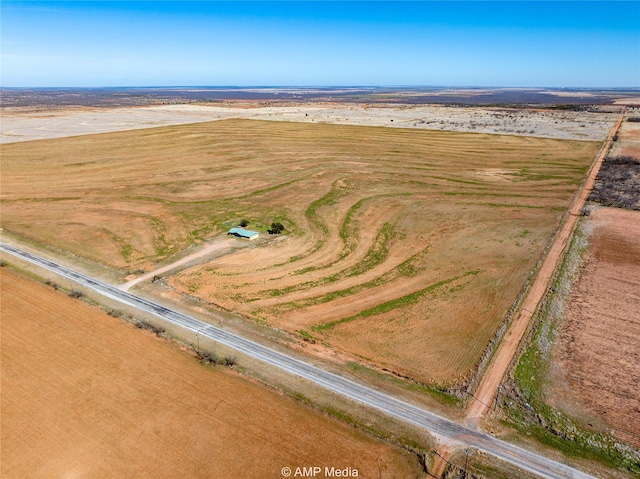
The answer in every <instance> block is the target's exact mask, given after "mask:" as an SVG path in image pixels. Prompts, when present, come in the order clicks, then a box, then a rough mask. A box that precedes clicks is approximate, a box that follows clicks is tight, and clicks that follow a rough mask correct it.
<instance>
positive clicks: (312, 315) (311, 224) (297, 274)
mask: <svg viewBox="0 0 640 479" xmlns="http://www.w3.org/2000/svg"><path fill="white" fill-rule="evenodd" d="M599 146H600V144H599V143H597V142H579V141H566V140H552V139H542V138H531V137H527V138H525V137H516V136H499V135H488V134H474V133H454V132H440V131H438V132H436V131H420V130H409V129H400V128H394V129H391V128H381V127H362V126H345V125H327V124H316V125H310V124H303V123H286V122H268V121H252V120H229V121H218V122H212V123H201V124H193V125H185V126H174V127H165V128H155V129H149V130H138V131H133V132H120V133H110V134H103V135H93V136H85V137H74V138H65V139H58V140H43V141H32V142H26V143H14V144H9V145H3V147H2V154H3V169H2V185H1V186H2V198H3V206H2V208H3V214H2V225H3V227H4V228H6V229H7V230H8V231H10V232H12V233H15V234H18V235H21V236H24V237H27V238H30V239H32V240H36V241H39V242H42V243H47V244H53V245H54V246H58V247H60V248H62V249H65V250H70V251H72V252H74V253H77V254H79V255H81V256H86V257H89V258H92V259H95V260H98V261H101V262H104V263H107V264H110V265H112V266H114V267H118V268H122V269H123V270H127V269H134V268H140V267H142V268H146V269H150V268H151V267H152V266H153V265H154V264H156V263H157V262H158V261H160V260H162V259H165V258H167V257H169V256H171V255H173V254H177V253H178V252H180V251H182V250H184V248H185V247H186V246H188V245H189V244H191V243H193V242H194V241H199V240H202V239H206V238H208V237H211V236H214V235H217V234H224V233H225V231H226V230H227V229H228V228H229V227H230V226H234V225H236V224H237V223H238V222H239V221H240V220H241V219H247V220H249V221H250V224H249V228H250V229H258V230H259V231H261V232H262V233H263V234H262V240H261V242H260V241H259V242H258V243H257V244H256V245H255V247H254V245H253V244H252V245H251V247H250V248H244V249H243V250H241V251H238V252H237V253H234V254H232V255H229V256H225V257H222V258H219V259H218V260H215V261H214V262H212V263H209V264H206V265H203V266H201V267H196V268H194V269H191V270H188V271H185V272H183V273H181V274H180V275H178V276H176V277H175V278H173V279H172V280H170V285H171V286H172V287H174V288H176V289H177V290H179V291H182V292H184V293H188V294H191V295H195V296H198V297H200V298H201V299H204V300H206V301H209V302H211V303H214V304H217V305H219V306H222V307H224V308H228V309H230V310H233V311H238V312H240V313H242V314H245V315H247V316H249V317H251V318H255V319H258V320H262V321H265V322H267V323H268V324H271V325H274V326H276V327H278V328H281V329H285V330H288V331H290V332H292V333H296V332H297V333H298V334H300V335H301V336H303V337H305V338H307V339H312V340H316V341H318V342H319V343H324V344H328V345H330V346H331V347H333V348H336V349H338V350H340V351H342V352H345V353H347V354H348V355H351V357H353V358H357V359H358V360H365V361H370V362H372V363H374V364H376V365H379V366H381V367H386V368H388V369H391V370H393V371H395V372H397V373H399V374H403V375H408V376H411V377H413V378H416V379H418V380H420V381H434V382H438V383H441V384H445V383H456V382H459V381H461V380H462V379H464V378H465V377H467V376H468V375H469V374H471V372H472V371H473V370H474V368H475V366H476V364H477V362H478V360H479V358H480V357H481V354H482V352H483V350H484V349H485V348H486V346H487V344H488V342H489V340H490V338H491V337H492V336H493V334H494V332H495V331H496V329H497V327H498V325H499V324H500V323H501V321H502V320H503V318H504V316H505V313H506V311H507V310H508V308H509V307H510V306H511V305H512V303H513V301H514V299H515V298H516V296H517V295H518V293H519V292H520V290H521V288H522V286H523V284H524V283H525V281H526V280H527V278H528V277H529V274H530V271H531V269H532V268H533V266H534V265H535V263H536V261H537V260H538V259H539V257H540V255H541V253H542V251H543V249H544V246H545V244H546V243H547V241H548V239H549V238H550V237H551V235H552V234H553V232H554V231H555V229H556V227H557V225H558V221H559V219H560V217H561V215H562V214H563V213H564V211H565V210H566V208H567V206H568V205H569V202H570V200H571V198H572V196H573V194H574V193H575V191H576V189H577V187H578V185H579V183H580V181H581V180H582V178H583V177H584V174H585V172H586V170H587V168H588V166H589V164H590V163H591V161H592V160H593V158H594V156H595V153H596V151H597V149H598V147H599ZM273 221H277V222H281V223H282V224H283V225H284V226H285V235H284V236H283V237H280V238H278V241H268V240H265V238H269V235H267V234H266V229H267V228H268V226H269V225H270V224H271V222H273ZM123 277H124V274H123Z"/></svg>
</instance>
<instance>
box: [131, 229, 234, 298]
mask: <svg viewBox="0 0 640 479" xmlns="http://www.w3.org/2000/svg"><path fill="white" fill-rule="evenodd" d="M242 246H245V245H244V244H243V243H241V242H240V241H238V240H236V239H234V238H231V239H224V240H218V241H215V242H214V243H212V244H209V245H207V246H205V247H204V248H202V249H201V250H199V251H197V252H195V253H193V254H190V255H189V256H185V257H184V258H181V259H179V260H178V261H175V262H173V263H171V264H168V265H166V266H162V267H161V268H157V269H154V270H153V271H150V272H149V273H146V274H143V275H142V276H138V277H137V278H134V279H132V280H131V281H128V282H126V283H124V284H123V285H120V286H119V288H120V289H121V290H122V291H128V290H129V288H132V287H133V286H135V285H136V284H138V283H141V282H142V281H146V280H149V279H151V278H153V277H154V276H157V275H159V274H163V273H166V272H167V271H171V270H174V269H176V268H179V267H180V266H184V265H186V264H188V263H189V262H191V261H195V260H198V259H202V258H205V257H207V258H208V259H209V260H211V259H212V258H217V257H218V256H221V255H223V254H224V253H225V252H227V251H230V250H232V249H235V248H240V247H242Z"/></svg>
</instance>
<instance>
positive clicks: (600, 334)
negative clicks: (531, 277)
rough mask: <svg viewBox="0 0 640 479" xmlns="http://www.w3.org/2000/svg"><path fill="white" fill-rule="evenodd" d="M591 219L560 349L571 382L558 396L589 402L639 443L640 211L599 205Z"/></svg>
mask: <svg viewBox="0 0 640 479" xmlns="http://www.w3.org/2000/svg"><path fill="white" fill-rule="evenodd" d="M586 221H588V223H587V224H588V225H590V226H591V227H592V228H593V230H592V233H591V235H590V241H589V243H590V245H589V248H588V250H587V251H586V253H585V256H584V259H583V266H582V268H581V270H580V273H579V277H578V278H577V281H576V283H575V284H574V286H573V289H572V293H571V295H570V297H569V303H568V306H567V308H566V310H565V322H564V324H563V326H562V327H561V330H560V334H559V339H558V343H557V346H556V349H555V351H554V361H557V362H558V363H559V370H560V371H563V372H564V374H563V376H564V379H565V381H566V383H567V385H566V387H564V388H562V390H560V391H555V392H554V394H553V395H552V397H551V400H552V401H553V402H556V403H559V404H558V405H559V406H561V407H563V408H565V409H566V408H567V407H569V408H571V407H573V404H574V403H577V404H578V405H580V406H583V407H584V408H585V409H586V410H587V411H588V412H589V413H591V414H593V415H594V416H596V417H597V418H600V419H602V420H604V422H605V423H606V424H607V426H608V427H610V428H611V429H612V430H613V433H614V434H615V435H616V436H618V437H619V438H621V439H623V440H624V441H626V442H629V443H630V444H632V445H634V446H636V447H638V446H640V421H638V417H640V393H638V384H640V348H638V344H639V340H640V274H639V271H640V243H639V242H638V238H640V212H637V211H627V210H622V209H616V208H599V209H597V210H595V211H594V212H593V213H592V214H591V216H590V217H589V218H588V219H587V220H586ZM569 398H570V399H569ZM567 403H571V404H567Z"/></svg>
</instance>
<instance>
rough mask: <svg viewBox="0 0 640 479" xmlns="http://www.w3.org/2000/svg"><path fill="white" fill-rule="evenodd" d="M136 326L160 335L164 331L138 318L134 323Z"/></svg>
mask: <svg viewBox="0 0 640 479" xmlns="http://www.w3.org/2000/svg"><path fill="white" fill-rule="evenodd" d="M136 326H137V327H138V328H140V329H146V330H147V331H151V332H152V333H155V334H157V335H158V336H160V335H161V334H162V333H164V332H165V330H164V329H163V328H161V327H159V326H155V325H153V324H151V323H148V322H147V321H143V320H140V321H138V322H137V323H136Z"/></svg>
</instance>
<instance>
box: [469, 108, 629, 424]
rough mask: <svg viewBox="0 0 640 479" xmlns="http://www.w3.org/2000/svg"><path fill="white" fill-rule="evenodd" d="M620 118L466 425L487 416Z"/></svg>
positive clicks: (565, 244) (499, 354)
mask: <svg viewBox="0 0 640 479" xmlns="http://www.w3.org/2000/svg"><path fill="white" fill-rule="evenodd" d="M623 118H624V114H623V115H621V116H620V119H619V120H618V122H617V123H616V124H615V126H614V127H613V128H612V129H611V132H610V133H609V137H608V138H607V141H606V143H605V146H604V147H603V148H602V150H601V152H600V155H599V156H598V158H597V160H596V161H595V163H594V164H593V166H592V167H591V170H590V171H589V174H588V176H587V179H586V180H585V182H584V184H583V185H582V188H581V189H580V190H579V191H578V193H577V194H576V198H575V199H574V201H573V205H572V206H571V208H570V210H569V216H568V217H567V219H566V221H565V223H564V225H563V226H562V228H561V229H560V231H559V232H558V235H557V237H556V239H555V241H554V243H553V245H552V246H551V249H550V250H549V253H548V254H547V257H546V258H545V259H544V262H543V263H542V267H541V268H540V271H539V272H538V275H537V276H536V278H535V280H534V282H533V284H532V285H531V288H530V289H529V292H528V293H527V296H526V298H525V300H524V302H523V303H522V309H521V311H520V314H519V315H518V317H517V318H516V320H515V321H514V322H513V324H511V327H510V328H509V330H508V331H507V334H506V335H505V337H504V338H503V339H502V342H501V343H500V346H499V347H498V350H497V351H496V353H495V356H494V358H493V361H492V362H491V364H490V366H489V368H488V370H487V372H486V374H485V376H484V378H483V379H482V382H481V383H480V386H479V387H478V390H477V392H476V394H475V398H476V399H477V400H476V401H473V402H471V403H470V405H469V409H468V410H467V416H466V419H467V422H468V423H476V422H477V421H478V419H479V418H480V417H482V416H484V415H485V414H486V413H487V411H488V410H489V407H490V406H491V404H492V403H493V400H494V398H495V396H496V392H497V390H498V385H499V384H500V382H501V381H502V378H503V376H504V374H505V372H506V371H507V368H508V367H509V364H510V363H511V360H512V358H513V356H514V355H515V353H516V351H517V349H518V345H519V344H520V340H521V339H522V336H523V335H524V333H525V331H526V330H527V326H528V325H529V321H530V320H531V317H532V316H533V313H534V312H535V310H536V308H537V307H538V304H539V303H540V301H541V300H542V297H543V296H544V294H545V292H546V291H547V287H548V285H549V282H550V281H551V279H552V277H553V274H554V272H555V270H556V267H557V266H558V264H559V263H560V260H561V259H562V255H563V253H564V251H565V248H566V247H567V245H568V244H569V240H570V238H571V236H572V234H573V230H574V228H575V225H576V222H577V221H578V218H579V216H580V211H581V210H582V208H583V207H584V204H585V202H586V200H587V198H588V196H589V193H590V192H591V189H592V188H593V185H594V183H595V180H596V176H597V174H598V171H599V170H600V165H602V162H603V160H604V158H605V156H606V155H607V152H608V151H609V148H610V147H611V143H612V141H613V137H614V136H615V134H616V133H617V131H618V129H619V128H620V125H621V124H622V120H623Z"/></svg>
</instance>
